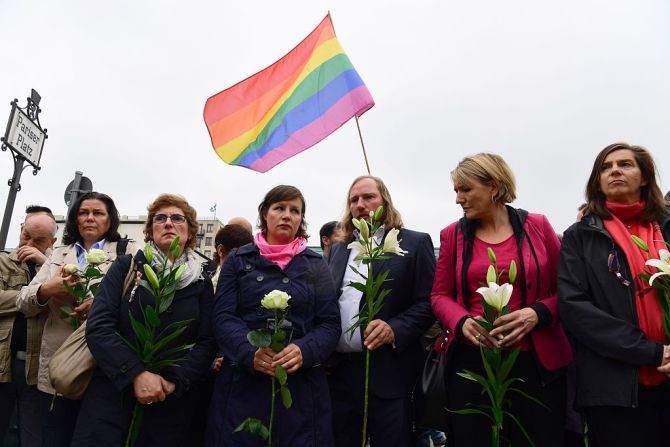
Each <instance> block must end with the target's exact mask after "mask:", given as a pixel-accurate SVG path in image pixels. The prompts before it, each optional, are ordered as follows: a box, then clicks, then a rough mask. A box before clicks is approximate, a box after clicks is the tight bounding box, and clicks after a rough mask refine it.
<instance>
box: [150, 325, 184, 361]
mask: <svg viewBox="0 0 670 447" xmlns="http://www.w3.org/2000/svg"><path fill="white" fill-rule="evenodd" d="M186 327H187V326H182V327H179V328H178V329H176V330H175V331H174V332H171V333H169V334H168V335H166V336H165V337H163V338H161V339H160V340H158V342H157V343H156V345H155V346H154V350H153V353H154V354H155V353H159V352H160V351H161V349H163V347H164V346H165V345H167V344H168V343H170V342H171V341H172V340H174V339H175V338H177V337H179V336H180V335H181V334H182V332H184V331H185V330H186Z"/></svg>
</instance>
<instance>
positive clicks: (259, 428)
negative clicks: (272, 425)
mask: <svg viewBox="0 0 670 447" xmlns="http://www.w3.org/2000/svg"><path fill="white" fill-rule="evenodd" d="M239 431H246V432H248V433H251V434H252V435H256V436H260V437H261V438H262V439H263V440H264V441H267V439H268V438H269V437H270V432H269V431H268V429H267V427H266V426H265V425H263V423H262V422H261V421H260V419H256V418H246V419H245V420H244V421H242V423H241V424H240V425H238V426H237V428H236V429H235V430H233V433H237V432H239Z"/></svg>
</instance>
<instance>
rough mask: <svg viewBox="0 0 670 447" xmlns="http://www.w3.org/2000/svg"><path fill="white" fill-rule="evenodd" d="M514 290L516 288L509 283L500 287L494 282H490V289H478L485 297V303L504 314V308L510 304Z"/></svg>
mask: <svg viewBox="0 0 670 447" xmlns="http://www.w3.org/2000/svg"><path fill="white" fill-rule="evenodd" d="M513 289H514V287H513V286H512V285H511V284H509V283H505V284H503V285H500V286H499V285H498V284H496V283H494V282H490V283H489V286H488V287H480V288H479V289H477V293H479V294H480V295H481V296H483V297H484V301H486V303H487V304H488V305H489V306H491V307H493V308H495V309H496V310H497V311H498V312H502V310H503V308H504V307H505V306H507V304H508V303H509V299H510V297H511V296H512V290H513Z"/></svg>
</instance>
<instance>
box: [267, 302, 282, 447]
mask: <svg viewBox="0 0 670 447" xmlns="http://www.w3.org/2000/svg"><path fill="white" fill-rule="evenodd" d="M274 312H275V327H274V329H273V335H277V334H278V333H279V311H278V310H277V309H275V311H274ZM271 379H272V398H271V399H270V424H269V427H268V432H269V433H270V435H269V436H268V447H272V423H273V422H274V419H275V399H276V395H277V384H276V383H275V378H274V376H273V377H271Z"/></svg>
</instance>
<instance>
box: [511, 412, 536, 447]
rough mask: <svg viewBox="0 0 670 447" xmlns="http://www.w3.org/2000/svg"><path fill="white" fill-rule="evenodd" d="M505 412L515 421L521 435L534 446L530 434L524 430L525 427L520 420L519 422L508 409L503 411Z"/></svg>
mask: <svg viewBox="0 0 670 447" xmlns="http://www.w3.org/2000/svg"><path fill="white" fill-rule="evenodd" d="M505 414H506V415H507V416H509V417H510V419H512V420H513V421H514V422H515V423H516V425H517V427H519V430H521V433H523V435H524V436H525V437H526V440H527V441H528V444H530V445H531V447H535V443H534V442H533V440H532V439H530V436H529V435H528V432H527V431H526V429H525V428H523V425H521V422H519V420H518V419H517V418H516V417H515V416H514V415H513V414H512V413H510V412H509V411H505Z"/></svg>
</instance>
